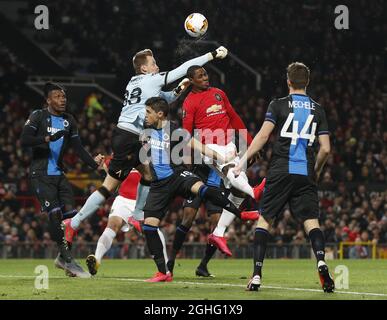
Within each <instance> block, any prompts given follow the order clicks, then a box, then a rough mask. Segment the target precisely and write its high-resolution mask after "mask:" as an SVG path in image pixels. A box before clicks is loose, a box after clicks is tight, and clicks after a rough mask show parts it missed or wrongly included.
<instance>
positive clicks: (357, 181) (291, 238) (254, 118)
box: [0, 0, 387, 257]
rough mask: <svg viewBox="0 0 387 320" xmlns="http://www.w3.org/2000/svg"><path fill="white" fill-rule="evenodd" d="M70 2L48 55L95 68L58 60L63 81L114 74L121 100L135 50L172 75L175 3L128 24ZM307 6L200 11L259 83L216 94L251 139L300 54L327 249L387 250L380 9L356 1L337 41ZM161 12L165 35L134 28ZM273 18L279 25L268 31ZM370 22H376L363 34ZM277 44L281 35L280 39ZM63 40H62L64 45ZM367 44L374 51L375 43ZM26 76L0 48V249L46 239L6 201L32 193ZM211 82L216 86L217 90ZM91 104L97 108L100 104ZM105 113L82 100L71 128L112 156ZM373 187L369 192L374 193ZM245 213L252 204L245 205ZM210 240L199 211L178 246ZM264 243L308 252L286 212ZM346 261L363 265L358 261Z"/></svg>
mask: <svg viewBox="0 0 387 320" xmlns="http://www.w3.org/2000/svg"><path fill="white" fill-rule="evenodd" d="M218 2H219V1H211V2H206V4H208V6H210V7H212V6H213V7H214V8H215V7H216V6H217V5H218V4H219V3H218ZM285 2H286V1H285ZM73 3H75V1H73V0H69V1H66V2H65V3H63V2H61V5H60V10H55V9H54V10H53V18H52V21H54V25H55V27H56V28H55V32H54V34H51V37H52V39H53V40H52V41H58V43H57V44H56V45H55V46H54V47H53V49H52V52H51V53H52V55H53V56H54V57H56V58H59V59H61V58H63V57H66V56H67V58H68V57H85V56H87V57H89V58H90V57H91V58H92V60H91V61H95V63H92V64H90V65H78V64H77V61H76V59H75V60H74V61H72V60H71V59H70V60H69V59H67V60H66V59H64V60H63V61H70V62H71V63H69V64H68V65H67V66H66V67H67V68H69V69H71V70H73V71H84V72H112V73H115V74H117V77H118V79H120V81H121V82H120V84H121V88H120V89H119V91H122V90H121V89H122V88H123V87H124V84H125V82H126V81H127V80H128V77H129V76H128V72H127V70H130V59H129V58H128V56H129V53H134V52H135V51H136V50H137V49H140V48H142V47H143V46H146V47H152V48H153V49H154V50H155V53H156V55H157V59H158V61H159V64H160V65H161V67H162V68H164V69H166V68H167V67H170V66H172V65H176V61H178V59H179V57H177V56H176V53H175V56H173V55H170V54H169V48H174V47H177V46H178V42H177V41H178V39H179V37H183V34H182V28H181V27H180V25H181V21H180V20H181V17H180V16H177V15H176V14H175V13H174V12H176V10H173V8H174V5H175V1H168V2H163V6H156V5H155V6H153V5H152V6H150V7H145V5H144V3H143V2H141V1H139V2H138V3H137V5H136V6H134V8H130V9H133V10H129V11H128V12H130V15H129V16H128V15H127V14H126V13H127V12H126V10H128V8H127V7H126V6H127V5H128V4H125V3H127V2H121V1H113V3H112V2H111V1H109V2H108V1H101V2H90V1H87V5H86V1H76V5H73ZM179 3H180V4H181V6H183V7H184V8H185V9H184V10H186V11H187V14H188V13H190V11H191V8H190V3H189V1H179ZM305 3H308V1H305ZM313 3H314V4H313V5H311V6H307V5H305V4H304V5H302V4H294V2H292V6H284V8H285V7H286V8H287V9H286V11H285V10H282V9H278V10H273V8H272V6H273V5H274V4H271V2H270V1H262V2H259V4H256V3H255V1H244V2H243V6H236V7H235V8H234V9H235V10H226V9H227V8H224V9H219V10H214V9H213V10H209V11H211V12H213V15H212V16H210V17H208V18H209V21H210V37H211V38H213V39H216V40H218V41H219V42H221V43H222V44H224V45H225V46H232V50H235V52H236V53H237V54H238V55H239V56H240V57H241V58H243V59H245V60H246V61H248V62H249V63H250V64H251V65H252V66H253V67H254V68H255V69H256V70H257V71H259V72H260V73H261V74H262V77H263V78H262V79H263V81H262V88H261V91H259V92H257V91H253V90H252V89H251V88H250V87H249V86H247V85H243V83H245V82H244V81H243V78H244V77H245V74H244V72H243V71H240V72H238V73H237V74H236V75H235V76H234V74H233V81H234V82H236V81H238V79H242V80H241V81H240V82H239V83H242V85H239V86H235V85H233V83H234V82H233V81H231V82H227V83H226V86H225V87H223V88H224V89H225V91H226V92H227V93H228V94H229V96H230V98H231V102H232V104H233V106H234V108H235V109H236V110H237V111H238V113H239V114H240V115H241V117H242V119H243V120H244V121H245V124H246V126H247V128H248V130H249V131H250V133H251V134H252V135H254V134H255V133H256V132H257V131H258V130H259V128H260V126H261V125H262V122H263V119H264V115H265V111H266V108H267V106H268V103H269V102H270V100H271V99H272V98H273V97H280V96H283V95H285V94H286V87H285V75H284V71H285V68H286V66H287V64H288V63H289V62H290V61H292V60H293V59H297V58H298V57H299V56H301V57H302V59H300V60H302V61H303V62H305V63H306V64H307V65H309V66H310V68H311V70H312V78H311V84H310V89H309V90H308V93H309V94H310V95H311V96H312V97H313V98H314V99H316V100H317V102H319V103H320V104H322V105H323V106H324V107H325V110H326V113H327V117H328V123H329V126H330V131H331V139H332V152H331V155H330V157H329V160H328V162H327V164H326V167H325V170H324V173H323V176H322V179H321V182H320V188H321V189H322V190H328V191H331V192H320V196H321V197H320V208H321V222H322V226H323V230H324V233H325V237H326V240H327V242H328V243H338V242H340V241H368V240H370V241H372V242H376V243H378V244H385V243H387V192H386V188H385V186H386V181H387V172H386V168H387V147H386V146H387V131H386V123H387V121H386V120H387V119H386V114H387V113H386V112H385V110H386V107H385V106H386V102H387V98H386V92H387V81H386V79H387V77H386V74H387V73H386V72H385V62H384V60H383V58H382V53H383V51H382V50H380V48H379V47H378V46H383V45H384V43H385V39H384V40H382V42H381V43H380V42H374V41H375V39H378V38H379V36H380V35H381V34H382V32H386V22H385V21H382V20H381V18H382V16H381V12H382V10H379V9H380V7H381V5H382V1H375V2H374V5H373V6H368V5H367V3H366V2H365V1H358V2H357V5H356V6H357V7H356V10H354V15H355V16H356V15H358V14H359V12H360V11H361V12H363V13H364V14H366V15H367V16H368V17H372V18H373V19H368V20H367V21H366V20H365V19H362V17H361V16H360V17H357V18H358V19H353V28H352V29H350V30H346V31H341V32H343V33H340V32H338V31H337V30H336V29H334V28H333V27H328V23H333V22H332V21H331V20H332V14H327V15H325V16H324V17H321V18H319V19H317V20H316V16H317V15H318V12H316V11H315V10H314V8H315V6H318V5H317V4H316V3H320V4H319V6H320V10H319V12H321V8H323V10H325V11H326V12H333V9H332V10H331V11H329V10H330V9H331V5H330V2H329V1H328V2H326V3H324V5H323V4H322V1H320V2H319V1H316V2H313ZM51 5H52V6H53V8H56V7H55V6H59V1H52V2H50V6H51ZM86 6H87V10H85V9H86ZM298 6H301V7H298ZM222 7H224V3H223V2H222ZM239 7H243V10H238V8H239ZM249 9H250V10H251V12H257V15H253V14H251V15H246V14H245V13H246V12H247V11H248V10H249ZM184 10H183V11H184ZM297 10H301V11H300V12H301V14H302V15H303V18H304V19H292V16H293V13H294V12H296V11H297ZM164 11H165V12H164ZM101 12H103V16H104V18H105V21H106V23H104V24H103V25H101V24H99V23H98V21H99V20H98V19H100V18H101V17H100V15H101ZM166 12H168V13H170V18H169V19H168V29H166V27H165V24H163V23H161V21H160V23H155V24H149V26H148V28H147V29H144V26H143V25H142V21H144V19H149V18H150V17H152V18H154V19H155V20H154V21H159V20H160V19H162V18H161V17H163V16H165V14H164V13H166ZM180 12H181V11H180ZM123 13H125V14H123ZM21 17H22V14H21ZM133 17H136V19H134V18H133ZM157 17H159V18H157ZM132 18H133V19H132ZM128 19H129V21H130V24H131V28H134V29H133V30H143V31H142V32H141V36H139V34H137V35H136V36H135V37H133V38H132V39H130V40H131V41H124V39H123V38H125V37H127V33H126V32H125V30H127V29H126V28H128V25H127V23H128ZM221 19H222V24H223V25H229V26H233V27H232V28H229V29H228V32H223V30H220V29H217V28H215V26H216V25H219V24H220V22H218V21H220V20H221ZM279 19H280V20H281V21H282V22H283V23H281V24H279V23H277V21H278V20H279ZM329 19H331V20H329ZM371 20H372V21H373V23H374V24H372V25H369V21H371ZM253 21H254V23H253ZM351 21H352V20H351ZM212 26H214V27H212ZM377 26H379V27H377ZM74 28H76V29H74ZM171 28H172V29H173V30H178V31H176V37H175V34H174V37H171V36H170V30H171ZM383 28H384V29H383ZM246 29H248V30H246ZM156 30H157V32H155V31H156ZM370 30H371V31H372V32H370ZM254 34H259V35H260V37H259V46H257V47H256V48H252V47H251V43H252V41H256V39H254V38H253V36H252V35H254ZM279 34H281V37H278V35H279ZM107 35H109V36H107ZM168 35H169V36H168ZM42 37H44V36H42ZM355 37H356V40H355ZM63 39H67V40H65V41H62V40H63ZM147 39H152V40H153V42H152V43H146V42H145V41H147ZM126 40H127V39H126ZM304 41H306V42H307V43H308V46H307V48H306V49H304V48H303V47H302V45H301V44H302V43H304ZM383 41H384V42H383ZM371 43H372V45H370V44H371ZM375 43H379V44H378V45H374V44H375ZM338 44H341V45H338ZM367 44H368V45H367ZM234 48H235V49H234ZM261 48H262V50H261ZM354 52H356V54H354ZM317 57H318V58H317ZM93 59H94V60H93ZM172 59H175V60H172ZM27 74H29V70H28V68H27V67H25V66H23V64H22V63H21V62H19V61H18V60H17V58H16V57H15V56H14V55H13V54H12V53H11V52H9V51H8V50H7V49H5V48H3V49H1V50H0V119H1V122H0V243H1V242H6V243H16V242H18V241H22V242H24V243H28V244H30V245H31V246H37V247H39V246H40V245H41V244H45V243H47V242H49V241H50V239H49V234H48V233H47V232H46V230H47V224H46V218H45V215H43V214H40V213H39V212H38V210H37V208H35V207H34V206H33V204H31V203H29V204H28V205H27V204H25V205H23V204H24V202H21V201H18V200H17V198H16V197H20V196H28V195H30V194H31V193H30V190H29V184H28V165H29V161H30V154H29V153H28V151H26V150H23V149H22V148H21V146H20V140H19V138H20V133H21V130H22V127H23V125H24V122H25V120H26V119H27V117H28V114H29V113H30V112H31V110H33V109H35V108H37V107H39V106H38V105H36V104H35V105H33V103H32V102H31V100H30V99H29V96H28V94H26V93H28V89H27V88H26V87H25V85H24V81H25V79H26V75H27ZM215 84H216V85H217V82H215ZM383 92H384V95H383ZM85 98H86V97H85ZM101 99H102V100H101V103H102V105H103V104H104V103H103V99H104V98H103V97H102V98H101ZM34 103H36V102H34ZM180 103H181V102H180ZM178 104H179V103H178ZM174 109H175V112H174V113H173V114H172V116H173V118H174V119H175V120H179V118H180V113H179V112H178V111H177V110H178V108H177V107H175V108H174ZM105 112H109V110H104V109H101V110H98V109H97V110H96V111H95V113H94V114H93V115H92V117H90V116H88V115H87V110H86V108H85V106H84V105H83V102H79V103H78V110H77V121H78V126H79V130H80V135H81V139H82V142H83V144H84V145H85V146H86V147H87V148H88V150H89V151H90V152H91V153H92V154H98V153H103V154H108V153H109V152H110V138H111V132H112V128H113V127H114V125H115V124H114V123H109V122H108V121H107V120H106V119H107V117H105V116H104V113H105ZM271 145H272V144H269V145H268V146H267V147H266V148H265V152H264V155H263V159H262V160H261V161H260V162H259V163H257V164H255V165H254V166H253V167H251V168H250V169H249V171H248V176H249V179H250V181H251V184H255V183H257V182H258V181H260V179H261V178H262V177H264V176H265V175H266V171H267V167H268V161H269V159H270V157H271V153H272V148H271ZM64 160H65V163H66V167H67V168H68V171H69V172H71V173H76V174H79V173H89V174H91V175H93V173H92V172H90V170H89V169H87V167H86V166H84V165H83V164H82V163H81V162H80V161H78V157H77V155H76V154H74V152H73V151H72V150H70V151H69V153H68V154H67V155H66V156H65V158H64ZM373 186H377V188H376V189H375V190H374V189H373ZM380 186H382V187H380ZM94 188H95V186H94V185H93V184H90V185H88V186H87V187H86V188H84V189H76V195H77V196H79V197H86V196H88V195H89V194H90V193H91V192H92V191H93V190H94ZM371 190H372V191H374V192H371ZM79 204H82V202H80V203H79ZM247 205H248V206H254V204H253V203H252V202H251V201H249V202H248V204H247ZM109 208H110V206H109V205H106V206H105V207H103V208H101V209H100V210H99V211H98V214H97V215H96V216H94V217H93V218H92V219H91V220H90V221H87V222H86V223H85V224H84V226H83V228H82V229H81V230H80V232H79V235H78V240H77V242H78V246H82V245H83V244H84V243H85V242H88V241H96V240H97V238H98V236H99V234H100V233H101V232H102V230H103V229H104V227H105V225H106V222H107V213H108V211H109ZM181 215H182V209H181V201H180V200H176V201H175V202H174V203H173V204H172V205H171V210H170V214H169V216H168V217H167V219H166V221H165V222H164V232H165V233H166V235H167V239H168V241H169V242H171V241H172V239H173V234H174V230H175V227H176V223H179V220H180V219H181ZM210 231H211V230H210V229H209V223H208V221H207V220H206V215H205V212H204V211H203V212H201V214H200V216H199V217H198V219H197V220H196V223H195V224H194V226H193V228H192V229H191V231H190V232H189V234H188V237H187V241H188V242H201V243H204V242H205V241H206V236H207V235H208V234H209V233H210ZM271 234H272V237H271V242H272V243H277V244H290V243H294V244H303V243H306V239H305V234H304V232H303V231H302V227H301V225H300V224H299V223H298V222H296V221H295V220H294V219H293V218H292V217H291V214H290V212H289V210H285V211H284V214H283V216H282V219H280V220H279V221H277V223H276V227H275V228H274V229H273V230H272V232H271ZM227 236H228V238H229V239H230V242H232V243H235V244H241V245H243V244H248V243H250V242H251V241H252V237H253V232H252V228H251V226H249V225H246V224H242V223H240V222H238V221H236V222H235V223H234V225H232V226H231V227H230V229H229V230H228V233H227ZM118 241H125V242H126V243H138V242H139V243H140V247H141V243H143V239H142V237H141V236H140V237H139V236H138V235H136V234H135V233H134V232H129V233H128V234H126V235H122V234H121V235H120V236H119V237H118ZM36 250H38V249H36ZM85 250H86V249H85ZM124 252H125V250H124V249H122V251H120V252H117V253H116V254H117V255H122V254H126V253H124ZM355 256H358V257H361V256H362V255H361V252H360V253H359V254H358V255H356V254H355Z"/></svg>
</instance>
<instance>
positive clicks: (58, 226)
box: [48, 208, 71, 262]
mask: <svg viewBox="0 0 387 320" xmlns="http://www.w3.org/2000/svg"><path fill="white" fill-rule="evenodd" d="M48 221H49V230H50V236H51V239H52V240H53V241H55V242H56V243H57V245H58V249H59V253H60V255H61V256H62V258H63V259H64V260H65V261H66V262H70V261H71V253H70V250H69V247H68V245H67V241H66V239H65V235H64V231H63V225H62V211H61V209H60V208H54V209H52V210H51V211H50V212H49V213H48Z"/></svg>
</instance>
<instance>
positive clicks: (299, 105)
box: [289, 100, 316, 110]
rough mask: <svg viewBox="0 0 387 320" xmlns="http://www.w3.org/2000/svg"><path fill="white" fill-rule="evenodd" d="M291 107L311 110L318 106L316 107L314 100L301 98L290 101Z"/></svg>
mask: <svg viewBox="0 0 387 320" xmlns="http://www.w3.org/2000/svg"><path fill="white" fill-rule="evenodd" d="M289 108H293V109H309V110H315V109H316V107H315V104H314V103H313V102H312V103H311V102H309V101H300V100H296V101H289Z"/></svg>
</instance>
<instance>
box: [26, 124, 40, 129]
mask: <svg viewBox="0 0 387 320" xmlns="http://www.w3.org/2000/svg"><path fill="white" fill-rule="evenodd" d="M28 126H29V127H31V128H34V129H35V130H38V128H37V127H35V126H32V125H30V124H29V125H28Z"/></svg>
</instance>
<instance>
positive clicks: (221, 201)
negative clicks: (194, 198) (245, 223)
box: [199, 185, 241, 218]
mask: <svg viewBox="0 0 387 320" xmlns="http://www.w3.org/2000/svg"><path fill="white" fill-rule="evenodd" d="M199 197H200V198H202V199H203V200H210V201H212V202H213V203H214V204H216V205H218V206H220V207H222V208H223V209H226V210H227V211H230V212H231V213H233V214H234V215H236V216H237V217H238V218H240V217H241V211H240V210H239V209H238V208H237V207H236V206H235V205H234V204H233V203H232V202H231V201H230V200H228V198H227V196H226V195H225V193H224V192H222V191H221V190H220V189H219V188H215V187H209V186H206V185H202V186H201V187H200V189H199Z"/></svg>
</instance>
